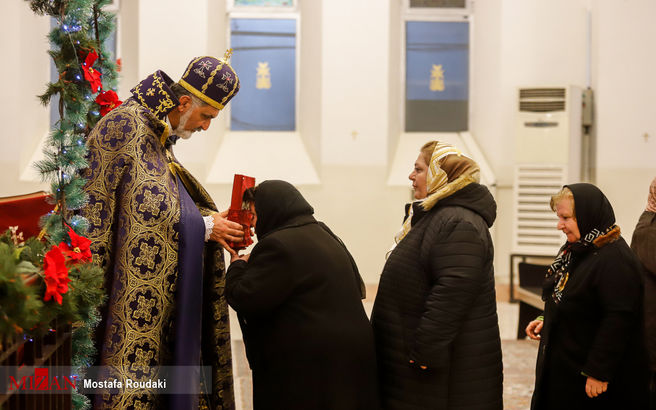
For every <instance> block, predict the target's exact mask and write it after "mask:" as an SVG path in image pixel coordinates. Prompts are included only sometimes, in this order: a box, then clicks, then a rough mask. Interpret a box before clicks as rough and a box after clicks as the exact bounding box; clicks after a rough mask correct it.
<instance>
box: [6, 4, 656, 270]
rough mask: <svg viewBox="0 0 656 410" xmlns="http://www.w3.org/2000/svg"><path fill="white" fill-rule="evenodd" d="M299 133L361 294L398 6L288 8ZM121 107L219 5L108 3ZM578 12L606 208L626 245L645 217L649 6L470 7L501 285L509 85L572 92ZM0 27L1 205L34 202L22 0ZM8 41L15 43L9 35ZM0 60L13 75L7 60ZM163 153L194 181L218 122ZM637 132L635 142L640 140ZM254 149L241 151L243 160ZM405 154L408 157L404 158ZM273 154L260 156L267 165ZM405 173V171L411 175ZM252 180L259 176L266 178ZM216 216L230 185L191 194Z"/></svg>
mask: <svg viewBox="0 0 656 410" xmlns="http://www.w3.org/2000/svg"><path fill="white" fill-rule="evenodd" d="M301 2H302V7H301V33H302V34H301V78H302V88H301V101H300V103H301V108H300V110H301V115H300V119H299V124H300V126H299V132H300V134H301V141H302V147H304V149H305V150H306V152H307V154H308V156H309V158H310V159H311V162H312V164H313V166H314V168H315V170H316V172H317V175H318V178H319V184H316V185H303V186H301V187H300V189H301V191H302V192H303V193H304V194H305V195H306V197H307V198H308V200H309V201H310V202H311V203H312V204H313V206H314V207H315V209H316V215H317V217H318V218H319V219H321V220H323V221H325V222H326V223H328V225H330V226H331V228H333V230H334V231H335V232H336V233H337V234H338V235H340V236H341V237H342V239H343V240H344V241H345V242H346V244H347V245H348V247H349V248H350V249H351V250H352V252H353V254H354V256H355V258H356V261H357V262H358V265H359V266H360V269H361V271H362V273H363V275H364V276H365V279H366V280H367V281H368V282H370V283H376V282H377V280H378V276H379V274H380V272H381V269H382V266H383V263H384V259H383V255H384V253H385V251H386V250H387V248H388V246H389V245H390V244H391V239H392V236H393V234H394V233H395V232H396V230H397V229H398V227H399V224H400V222H401V211H402V209H403V204H404V202H405V201H407V200H408V199H409V197H410V192H409V189H408V188H405V187H389V186H387V185H386V179H387V174H388V172H389V165H390V158H391V157H393V151H394V149H395V144H396V141H398V136H399V133H400V130H401V129H402V127H401V124H400V116H399V115H398V113H399V112H400V105H401V104H402V93H401V90H402V88H401V84H400V83H399V81H400V71H399V70H400V62H399V58H400V52H399V47H401V46H402V45H401V44H400V40H399V36H400V30H401V29H402V28H401V24H400V21H399V19H400V15H401V12H400V10H401V9H400V4H401V2H400V0H355V1H354V0H324V1H313V0H301ZM121 3H122V4H121V7H122V10H121V13H122V21H121V24H122V36H121V57H122V58H123V67H124V71H123V72H122V73H121V76H122V80H123V83H122V84H121V86H120V95H121V96H122V97H124V98H125V97H126V96H127V94H128V91H129V89H130V88H131V87H132V86H133V85H134V83H136V81H138V79H141V78H142V77H144V76H145V75H148V74H150V73H151V72H152V71H154V70H155V69H159V68H161V69H163V70H164V71H166V72H167V73H168V74H169V75H171V77H172V78H173V79H175V80H177V79H178V78H179V76H180V75H181V73H182V71H183V70H184V68H185V66H186V64H187V63H188V61H189V60H190V59H191V58H192V57H194V56H197V55H201V54H210V55H219V56H220V55H222V54H223V51H224V50H225V47H226V38H225V34H226V32H227V29H226V23H227V22H226V16H225V1H214V0H192V1H190V2H185V5H184V7H181V6H180V4H181V3H180V2H179V1H175V0H130V1H123V2H121ZM587 10H590V13H591V16H592V42H591V43H592V49H591V50H590V51H591V56H592V57H591V71H590V79H591V84H592V87H593V89H594V90H595V97H596V101H595V103H596V119H597V123H596V125H597V130H596V131H597V136H598V150H597V153H598V155H597V165H598V169H597V182H598V185H599V186H600V187H601V188H602V190H604V191H605V192H606V193H607V195H608V197H609V198H610V200H611V202H612V203H613V205H614V206H615V210H616V215H617V219H618V223H619V224H620V226H621V227H622V228H623V231H624V232H625V234H626V235H630V233H631V232H632V230H633V226H634V225H635V222H636V220H637V218H638V216H639V213H640V211H641V210H642V208H643V207H644V203H645V200H646V195H647V187H648V185H649V182H650V181H651V179H652V178H653V176H654V175H655V174H656V165H654V160H653V159H654V154H656V152H655V150H656V148H655V146H654V144H656V141H655V139H654V138H656V124H655V122H656V116H655V115H653V114H654V108H653V107H654V101H656V82H654V81H653V79H652V76H653V73H652V71H653V68H654V67H655V66H656V64H655V63H656V50H654V49H653V47H652V46H651V42H652V39H654V38H656V26H654V25H653V24H651V23H652V21H651V20H652V19H653V16H655V15H656V3H655V2H654V1H653V0H624V1H611V0H603V1H602V0H599V1H591V0H549V1H547V0H477V1H475V4H474V15H473V17H472V28H473V33H472V71H471V84H472V87H471V88H472V96H471V105H472V115H471V131H472V134H473V135H474V137H475V138H476V139H477V141H478V143H479V144H480V146H481V147H482V149H483V152H484V154H485V156H486V158H487V160H488V161H489V162H490V164H491V165H492V168H493V169H494V171H495V173H496V176H497V179H498V183H499V186H498V187H497V200H498V209H499V211H498V219H497V223H496V225H495V227H496V231H495V236H496V237H495V246H496V251H497V260H496V266H495V267H496V270H497V275H498V280H499V281H505V280H507V275H508V254H509V253H510V243H511V237H510V235H511V231H512V229H511V223H512V219H511V218H512V190H511V185H512V165H513V160H514V147H513V141H514V121H515V118H514V112H515V108H516V89H517V87H519V86H527V85H528V86H531V85H535V86H540V85H557V86H558V85H568V84H575V85H580V86H586V85H587V80H588V74H587V69H586V67H587V61H586V55H587V53H588V49H587V41H586V37H587V17H586V13H587ZM2 11H3V13H4V15H6V16H7V18H6V24H5V25H3V26H1V27H0V34H2V37H1V38H2V40H0V41H1V44H2V49H1V51H2V52H3V55H6V56H9V57H10V60H11V61H12V64H4V65H2V67H0V74H3V77H2V78H5V79H7V78H10V79H16V80H15V81H6V83H5V85H4V87H3V90H4V92H5V98H4V99H3V101H4V102H3V109H2V110H0V120H3V121H2V123H3V125H4V129H5V132H4V133H3V135H2V137H1V138H2V139H3V141H2V142H3V151H2V153H1V154H0V172H2V175H3V179H2V184H0V195H10V194H17V193H22V192H27V191H31V190H34V188H35V187H38V186H40V185H39V184H37V183H24V182H21V181H19V180H18V174H19V170H20V169H21V164H20V161H21V159H25V158H29V157H31V155H32V154H33V152H34V146H35V145H36V143H37V142H38V140H39V139H40V138H41V136H42V135H43V134H44V133H45V132H46V129H47V111H46V110H45V109H44V108H42V107H40V106H39V104H38V102H37V101H36V99H35V98H34V96H35V95H36V94H39V93H41V92H42V91H43V89H44V84H45V82H46V81H47V77H48V73H47V68H48V64H49V62H48V61H47V55H46V54H45V49H46V48H47V44H46V43H45V35H46V33H47V30H48V27H47V26H48V22H47V19H45V18H41V17H35V16H34V15H32V13H31V11H30V10H29V7H28V4H27V3H26V2H24V1H23V0H9V1H5V2H3V5H2ZM17 33H20V35H18V34H17ZM14 62H15V63H14ZM227 114H228V112H224V113H222V114H221V115H220V117H219V119H217V120H215V121H214V124H213V125H212V128H210V130H209V131H208V132H205V133H202V134H201V135H197V136H194V138H192V139H191V140H190V141H185V142H182V143H180V144H178V146H177V147H176V154H177V155H178V157H179V158H180V159H181V161H182V162H183V163H184V164H185V165H187V166H188V167H189V168H190V169H191V170H192V171H193V172H194V173H195V174H196V175H197V176H198V177H199V178H200V179H201V180H205V179H206V178H207V176H208V171H209V167H210V165H212V164H213V162H214V161H215V159H216V158H217V153H218V152H220V151H221V148H222V145H223V143H224V136H225V135H224V134H225V132H224V131H225V117H226V115H227ZM645 133H647V134H648V135H649V137H648V138H647V139H645V138H644V134H645ZM255 148H256V147H249V146H245V147H244V149H246V150H248V149H255ZM417 148H419V147H417ZM274 155H275V153H274ZM410 166H411V164H408V167H409V168H410ZM266 177H267V176H266V172H265V173H264V174H263V178H266ZM206 187H207V188H208V189H209V190H210V192H211V193H212V194H213V196H214V197H215V199H216V200H217V202H218V203H219V204H220V206H221V207H223V208H226V207H227V206H228V203H229V194H230V186H229V185H227V184H215V183H210V184H206Z"/></svg>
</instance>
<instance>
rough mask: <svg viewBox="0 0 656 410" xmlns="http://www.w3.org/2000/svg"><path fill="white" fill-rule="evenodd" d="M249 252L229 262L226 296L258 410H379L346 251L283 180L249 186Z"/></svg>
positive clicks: (367, 331)
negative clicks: (240, 336) (239, 333)
mask: <svg viewBox="0 0 656 410" xmlns="http://www.w3.org/2000/svg"><path fill="white" fill-rule="evenodd" d="M253 196H254V202H253V203H252V204H251V211H252V212H254V215H255V218H254V225H255V233H256V235H257V238H258V243H257V245H255V247H254V248H253V251H252V253H251V254H250V256H249V255H243V256H239V257H237V256H233V258H232V261H231V262H232V263H231V265H230V268H229V269H228V272H227V274H226V298H227V300H228V303H229V304H230V306H232V307H233V309H234V310H235V311H236V312H237V314H238V315H239V322H240V325H241V328H242V332H243V335H244V343H245V345H246V354H247V356H248V361H249V363H250V366H251V369H252V370H253V401H254V408H255V410H261V409H285V410H289V409H299V410H301V409H302V410H308V409H326V410H328V409H334V410H369V409H377V408H378V398H377V394H378V392H377V388H376V386H377V382H376V364H375V352H374V341H373V333H372V330H371V326H370V324H369V321H368V319H367V316H366V314H365V311H364V308H363V306H362V302H361V300H360V299H361V298H363V297H364V286H363V285H362V280H361V278H360V274H359V273H358V270H357V267H356V265H355V262H354V261H353V258H352V257H351V254H350V253H349V252H348V250H347V249H346V247H345V246H344V244H343V243H342V242H341V241H340V240H339V238H337V236H335V235H334V234H333V233H332V232H331V231H330V229H328V227H327V226H326V225H324V224H323V223H321V222H317V221H316V220H315V219H314V217H313V216H312V214H313V213H314V209H312V207H311V206H310V204H308V203H307V201H306V200H305V199H304V198H303V196H302V195H301V193H300V192H298V190H297V189H296V188H294V187H293V186H292V185H291V184H289V183H287V182H285V181H265V182H262V183H261V184H259V185H258V186H257V187H256V188H255V190H254V194H253Z"/></svg>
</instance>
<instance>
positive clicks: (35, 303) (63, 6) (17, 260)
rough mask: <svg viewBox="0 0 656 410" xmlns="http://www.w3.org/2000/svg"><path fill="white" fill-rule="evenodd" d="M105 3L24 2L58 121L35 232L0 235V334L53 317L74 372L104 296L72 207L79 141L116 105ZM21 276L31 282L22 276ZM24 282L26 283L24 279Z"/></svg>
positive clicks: (32, 329) (79, 196)
mask: <svg viewBox="0 0 656 410" xmlns="http://www.w3.org/2000/svg"><path fill="white" fill-rule="evenodd" d="M109 2H110V0H31V1H30V6H31V8H32V10H33V11H34V12H35V13H37V14H40V15H46V16H50V17H51V18H52V19H53V21H54V22H56V23H55V24H54V28H53V29H52V31H51V32H50V34H49V40H50V44H51V49H50V51H49V54H50V57H51V58H52V60H53V62H54V65H55V67H56V69H57V72H58V78H57V79H56V80H55V81H53V82H51V83H49V84H48V85H47V88H46V91H45V92H44V93H43V95H41V96H39V98H40V99H41V102H42V103H43V104H44V105H48V104H49V103H51V101H53V97H55V96H57V97H59V100H58V103H57V104H56V107H52V109H56V110H57V112H58V113H59V120H58V121H57V122H56V124H55V126H54V127H53V129H52V131H51V133H50V135H49V138H48V140H47V143H46V148H45V149H44V159H43V160H42V161H39V162H38V163H36V164H35V166H36V168H37V169H38V171H39V172H40V174H41V176H42V178H43V180H44V181H47V182H49V183H50V186H51V194H52V198H53V201H54V203H55V208H54V210H53V211H52V212H50V213H49V214H47V215H45V216H44V217H43V218H42V225H43V231H42V232H41V235H39V237H38V238H30V239H28V240H27V241H26V242H25V244H19V243H16V241H12V238H11V235H10V234H9V233H7V234H5V235H4V236H2V237H0V306H3V307H4V309H3V308H0V336H2V335H8V334H11V333H14V334H15V333H18V332H24V333H26V334H30V335H32V334H33V335H39V334H43V333H44V332H47V331H49V330H48V329H49V327H50V323H52V322H53V320H54V319H58V320H59V321H63V322H67V323H72V324H73V331H72V345H73V358H72V366H73V372H74V374H76V375H78V376H82V375H83V374H84V371H85V369H86V367H88V366H89V365H90V364H91V363H92V360H93V356H94V354H95V348H94V345H93V339H92V333H93V329H94V328H95V326H96V324H97V323H98V321H99V314H98V306H99V305H100V304H102V303H103V301H104V298H105V296H104V293H103V291H102V284H103V279H102V278H103V274H102V270H101V269H100V267H98V266H97V265H95V264H93V263H92V257H91V252H90V250H89V245H90V242H89V240H88V239H86V238H85V237H84V234H85V233H86V230H87V228H88V222H87V221H86V219H85V218H83V217H81V216H79V215H76V211H77V210H79V209H80V208H82V207H83V206H85V205H86V203H87V195H86V194H85V192H84V190H83V187H84V185H85V182H86V181H85V180H84V178H83V177H82V176H81V173H80V170H82V169H83V168H85V167H86V166H87V162H86V159H85V157H86V154H87V150H86V146H85V139H86V136H87V135H88V133H89V131H90V130H91V129H92V128H93V126H94V125H95V124H96V122H97V121H98V120H99V119H100V118H101V117H102V116H103V115H105V114H106V113H107V112H108V111H110V110H111V109H112V108H114V107H115V106H117V105H118V104H120V103H121V102H120V101H118V97H117V95H116V92H115V88H116V80H117V73H116V64H115V62H114V61H112V59H111V58H110V56H109V53H108V52H107V51H106V50H105V47H104V44H105V41H106V39H107V38H108V36H110V35H111V34H112V31H113V29H114V16H113V15H112V14H110V13H108V12H106V11H105V10H104V9H103V7H104V6H106V5H107V4H108V3H109ZM27 275H32V277H33V278H34V277H35V278H36V280H32V281H26V280H25V278H26V276H27ZM26 283H27V284H26ZM89 406H90V403H89V401H88V399H87V398H86V397H85V396H83V395H81V394H78V393H77V392H75V393H74V395H73V407H74V408H76V409H83V408H88V407H89Z"/></svg>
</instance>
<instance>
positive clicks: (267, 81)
mask: <svg viewBox="0 0 656 410" xmlns="http://www.w3.org/2000/svg"><path fill="white" fill-rule="evenodd" d="M255 88H257V89H258V90H261V89H266V90H268V89H269V88H271V71H270V68H269V63H268V62H267V61H265V62H263V63H260V62H259V61H258V63H257V82H256V84H255Z"/></svg>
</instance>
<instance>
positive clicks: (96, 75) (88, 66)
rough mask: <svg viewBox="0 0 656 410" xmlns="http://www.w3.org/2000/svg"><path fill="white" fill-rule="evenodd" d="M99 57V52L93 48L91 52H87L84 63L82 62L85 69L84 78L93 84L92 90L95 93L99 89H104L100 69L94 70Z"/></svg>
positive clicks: (83, 69)
mask: <svg viewBox="0 0 656 410" xmlns="http://www.w3.org/2000/svg"><path fill="white" fill-rule="evenodd" d="M97 59H98V53H96V50H91V52H90V53H89V54H87V57H86V59H85V60H84V63H82V71H84V79H85V80H87V81H88V82H89V84H91V91H93V92H94V93H95V92H97V91H98V89H99V88H100V89H102V81H100V76H101V74H100V71H97V70H94V69H93V63H95V62H96V60H97Z"/></svg>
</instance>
